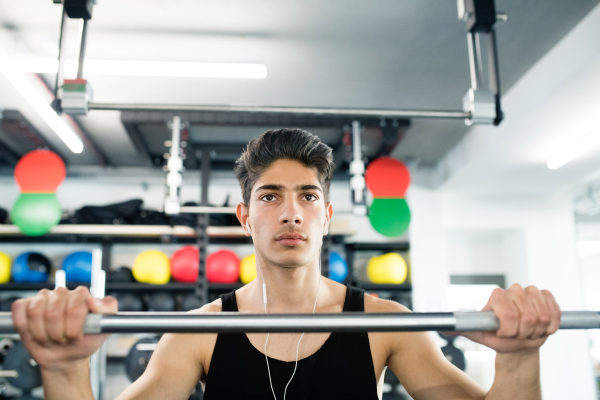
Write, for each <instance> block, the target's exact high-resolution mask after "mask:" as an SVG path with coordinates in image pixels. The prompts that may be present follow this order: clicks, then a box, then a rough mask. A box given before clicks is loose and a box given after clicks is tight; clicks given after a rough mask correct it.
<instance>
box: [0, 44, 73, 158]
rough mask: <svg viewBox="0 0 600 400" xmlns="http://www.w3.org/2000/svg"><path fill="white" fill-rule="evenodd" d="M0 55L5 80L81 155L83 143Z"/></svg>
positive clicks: (0, 68)
mask: <svg viewBox="0 0 600 400" xmlns="http://www.w3.org/2000/svg"><path fill="white" fill-rule="evenodd" d="M1 56H2V54H0V71H1V72H2V73H4V75H5V76H6V78H7V79H8V80H9V81H10V83H12V85H13V86H14V87H15V88H16V89H17V90H18V91H19V92H20V93H21V95H22V96H23V97H24V98H25V100H27V101H28V102H29V104H30V105H31V106H32V107H33V108H34V109H35V111H36V112H37V113H38V114H39V115H40V116H41V117H42V119H43V120H44V121H46V123H47V124H48V125H50V128H52V130H53V131H54V132H55V133H56V134H57V135H58V137H59V138H60V139H61V140H62V141H63V142H65V144H66V145H67V147H69V149H70V150H71V151H72V152H73V153H81V152H82V151H83V143H82V142H81V140H80V139H79V137H77V135H76V134H75V132H74V131H73V130H72V129H71V128H70V127H69V126H68V125H67V123H66V122H65V121H64V120H63V119H62V118H61V117H60V116H59V115H58V114H57V113H56V112H55V111H54V110H53V109H52V107H50V106H49V105H48V104H47V103H46V101H45V100H44V98H43V97H42V95H41V94H40V93H39V92H38V91H37V90H36V89H35V88H34V87H33V85H32V84H31V83H29V82H28V81H27V79H26V78H25V76H24V75H23V74H22V73H21V72H19V71H18V70H16V69H15V68H14V66H11V65H10V64H11V62H10V60H9V59H4V60H2V58H3V57H1Z"/></svg>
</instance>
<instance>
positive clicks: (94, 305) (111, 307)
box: [88, 296, 119, 314]
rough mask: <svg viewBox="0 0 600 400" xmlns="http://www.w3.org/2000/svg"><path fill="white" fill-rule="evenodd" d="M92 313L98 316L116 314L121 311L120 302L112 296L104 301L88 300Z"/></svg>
mask: <svg viewBox="0 0 600 400" xmlns="http://www.w3.org/2000/svg"><path fill="white" fill-rule="evenodd" d="M88 306H89V308H90V311H91V312H93V313H96V314H116V313H117V312H118V311H119V302H118V301H117V299H115V298H114V297H112V296H106V297H104V298H103V299H95V298H89V299H88Z"/></svg>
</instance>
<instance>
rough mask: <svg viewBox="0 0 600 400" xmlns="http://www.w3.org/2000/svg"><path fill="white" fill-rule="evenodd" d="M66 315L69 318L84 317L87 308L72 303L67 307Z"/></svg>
mask: <svg viewBox="0 0 600 400" xmlns="http://www.w3.org/2000/svg"><path fill="white" fill-rule="evenodd" d="M66 315H67V318H70V319H80V318H84V317H85V316H86V315H87V309H86V308H84V307H82V306H81V305H72V306H69V307H67V311H66Z"/></svg>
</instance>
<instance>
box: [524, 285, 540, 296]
mask: <svg viewBox="0 0 600 400" xmlns="http://www.w3.org/2000/svg"><path fill="white" fill-rule="evenodd" d="M525 291H526V292H527V293H530V294H538V293H539V292H540V290H539V289H538V288H537V287H535V286H533V285H531V286H527V287H526V288H525Z"/></svg>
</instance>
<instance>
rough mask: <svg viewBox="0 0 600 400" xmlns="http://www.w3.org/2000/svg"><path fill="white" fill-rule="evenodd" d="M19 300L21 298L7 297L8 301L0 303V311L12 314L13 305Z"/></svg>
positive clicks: (3, 300) (4, 300)
mask: <svg viewBox="0 0 600 400" xmlns="http://www.w3.org/2000/svg"><path fill="white" fill-rule="evenodd" d="M19 299H20V297H7V298H6V299H2V301H0V311H2V312H10V311H11V310H12V304H13V303H14V302H15V301H17V300H19Z"/></svg>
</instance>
